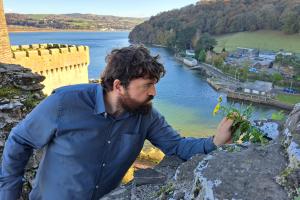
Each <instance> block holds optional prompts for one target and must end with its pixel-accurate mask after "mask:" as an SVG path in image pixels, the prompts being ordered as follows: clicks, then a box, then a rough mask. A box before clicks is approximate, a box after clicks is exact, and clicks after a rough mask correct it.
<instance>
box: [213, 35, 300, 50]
mask: <svg viewBox="0 0 300 200" xmlns="http://www.w3.org/2000/svg"><path fill="white" fill-rule="evenodd" d="M216 40H217V41H218V44H217V46H216V47H215V51H217V52H220V51H222V49H223V48H224V47H225V49H226V50H227V51H234V50H236V48H237V47H246V48H258V49H260V50H272V51H278V50H279V49H284V50H285V51H291V52H294V53H297V54H300V34H293V35H286V34H284V33H283V32H280V31H270V30H263V31H255V32H240V33H234V34H227V35H222V36H217V37H216Z"/></svg>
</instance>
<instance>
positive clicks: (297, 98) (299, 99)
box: [276, 94, 300, 105]
mask: <svg viewBox="0 0 300 200" xmlns="http://www.w3.org/2000/svg"><path fill="white" fill-rule="evenodd" d="M276 99H277V100H278V101H280V102H283V103H287V104H290V105H294V104H296V103H300V95H290V94H278V95H277V96H276Z"/></svg>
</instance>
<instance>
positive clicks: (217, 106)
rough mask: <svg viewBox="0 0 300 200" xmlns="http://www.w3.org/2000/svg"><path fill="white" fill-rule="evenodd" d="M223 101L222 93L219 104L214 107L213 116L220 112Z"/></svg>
mask: <svg viewBox="0 0 300 200" xmlns="http://www.w3.org/2000/svg"><path fill="white" fill-rule="evenodd" d="M221 103H222V95H221V96H219V98H218V104H217V105H216V107H215V109H214V112H213V116H215V115H216V114H217V113H218V112H219V110H220V107H221Z"/></svg>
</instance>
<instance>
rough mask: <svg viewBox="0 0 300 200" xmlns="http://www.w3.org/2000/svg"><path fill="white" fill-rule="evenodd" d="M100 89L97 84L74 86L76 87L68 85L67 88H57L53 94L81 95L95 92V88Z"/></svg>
mask: <svg viewBox="0 0 300 200" xmlns="http://www.w3.org/2000/svg"><path fill="white" fill-rule="evenodd" d="M98 87H100V85H99V84H95V83H92V84H88V83H87V84H76V85H68V86H63V87H59V88H57V89H55V90H53V92H52V93H53V94H65V93H76V92H78V93H82V92H86V93H89V92H95V91H96V90H97V88H98Z"/></svg>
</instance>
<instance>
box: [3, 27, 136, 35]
mask: <svg viewBox="0 0 300 200" xmlns="http://www.w3.org/2000/svg"><path fill="white" fill-rule="evenodd" d="M129 31H131V30H123V29H120V30H119V29H118V30H114V29H113V30H112V29H107V30H106V29H101V30H100V29H99V30H90V29H52V28H35V27H11V26H9V27H8V32H10V33H27V32H28V33H32V32H129Z"/></svg>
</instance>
